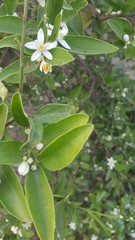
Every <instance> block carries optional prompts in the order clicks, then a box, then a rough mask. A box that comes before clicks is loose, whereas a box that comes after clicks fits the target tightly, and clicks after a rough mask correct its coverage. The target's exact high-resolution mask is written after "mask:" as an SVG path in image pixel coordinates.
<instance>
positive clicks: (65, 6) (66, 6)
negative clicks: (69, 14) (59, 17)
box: [63, 0, 73, 10]
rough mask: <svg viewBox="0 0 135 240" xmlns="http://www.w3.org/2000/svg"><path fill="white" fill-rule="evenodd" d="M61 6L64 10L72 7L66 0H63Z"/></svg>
mask: <svg viewBox="0 0 135 240" xmlns="http://www.w3.org/2000/svg"><path fill="white" fill-rule="evenodd" d="M63 8H64V9H65V10H72V9H73V8H72V7H71V6H70V5H69V4H68V3H67V1H65V0H64V3H63Z"/></svg>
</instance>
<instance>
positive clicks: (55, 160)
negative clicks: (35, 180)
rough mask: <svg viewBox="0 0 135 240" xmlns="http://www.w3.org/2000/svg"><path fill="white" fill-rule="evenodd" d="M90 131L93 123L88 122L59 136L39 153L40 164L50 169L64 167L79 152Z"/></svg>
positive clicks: (54, 169)
mask: <svg viewBox="0 0 135 240" xmlns="http://www.w3.org/2000/svg"><path fill="white" fill-rule="evenodd" d="M92 131H93V125H92V124H89V125H84V126H80V127H77V128H74V129H72V130H71V131H69V132H67V133H65V134H64V135H62V136H60V137H59V138H57V139H56V140H54V141H53V142H52V143H50V144H49V145H48V146H47V147H46V148H45V149H44V150H43V151H42V152H41V153H40V154H39V157H38V159H39V161H41V162H40V164H41V165H42V166H44V167H46V168H48V169H49V170H52V171H56V170H60V169H62V168H64V167H66V166H67V165H68V164H69V163H71V162H72V161H73V160H74V158H75V157H76V156H77V154H78V153H79V152H80V150H81V149H82V147H83V145H84V143H85V142H86V141H87V139H88V137H89V135H90V134H91V133H92Z"/></svg>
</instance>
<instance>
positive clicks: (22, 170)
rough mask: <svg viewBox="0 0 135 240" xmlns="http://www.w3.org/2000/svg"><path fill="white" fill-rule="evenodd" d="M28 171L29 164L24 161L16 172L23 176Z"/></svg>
mask: <svg viewBox="0 0 135 240" xmlns="http://www.w3.org/2000/svg"><path fill="white" fill-rule="evenodd" d="M29 169H30V166H29V164H28V163H27V162H26V161H23V162H22V163H21V164H20V165H19V167H18V172H19V174H20V175H22V176H25V175H26V174H27V173H28V172H29Z"/></svg>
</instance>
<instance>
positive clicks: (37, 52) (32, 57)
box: [31, 51, 41, 62]
mask: <svg viewBox="0 0 135 240" xmlns="http://www.w3.org/2000/svg"><path fill="white" fill-rule="evenodd" d="M40 56H41V52H39V51H35V52H34V53H33V54H32V56H31V61H32V62H33V61H35V60H37V59H38V58H39V57H40Z"/></svg>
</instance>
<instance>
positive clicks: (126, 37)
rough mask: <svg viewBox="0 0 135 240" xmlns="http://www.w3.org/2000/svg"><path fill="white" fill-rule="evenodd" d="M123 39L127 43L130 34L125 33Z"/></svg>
mask: <svg viewBox="0 0 135 240" xmlns="http://www.w3.org/2000/svg"><path fill="white" fill-rule="evenodd" d="M123 40H124V41H125V42H126V43H127V42H129V35H128V34H125V35H124V36H123Z"/></svg>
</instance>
